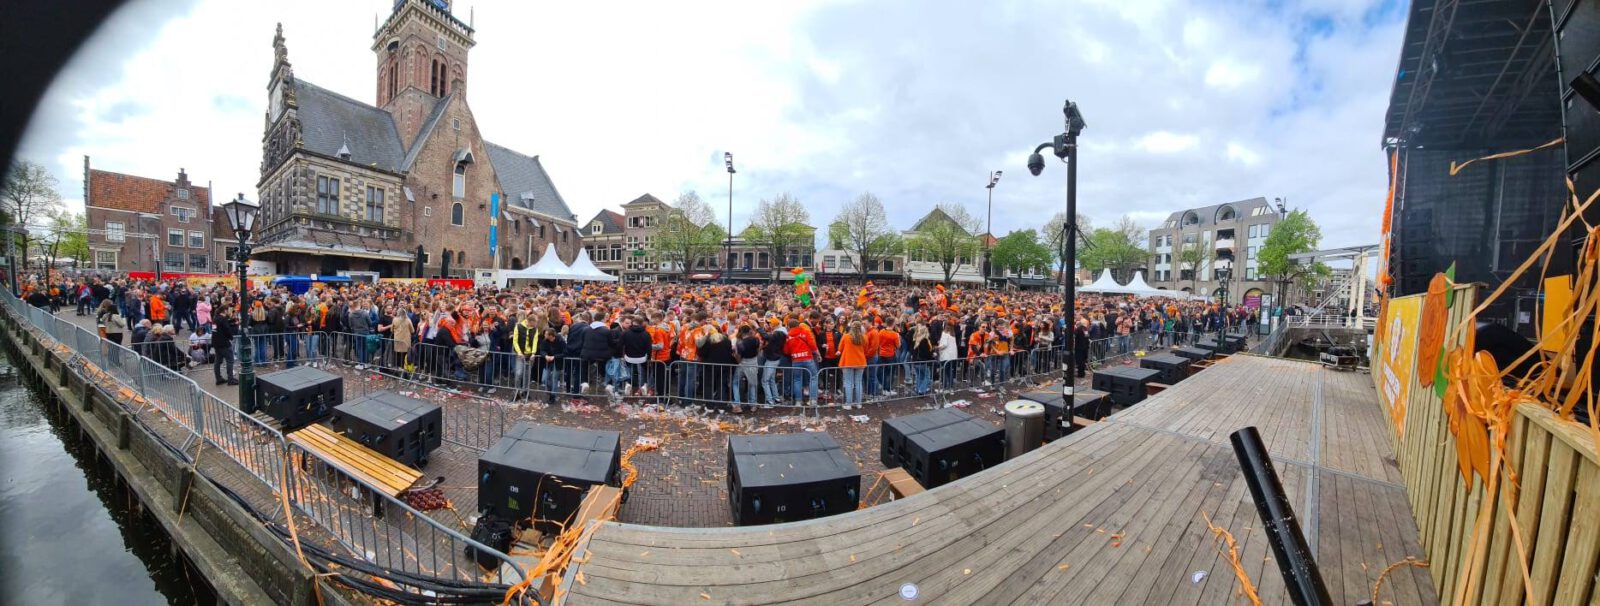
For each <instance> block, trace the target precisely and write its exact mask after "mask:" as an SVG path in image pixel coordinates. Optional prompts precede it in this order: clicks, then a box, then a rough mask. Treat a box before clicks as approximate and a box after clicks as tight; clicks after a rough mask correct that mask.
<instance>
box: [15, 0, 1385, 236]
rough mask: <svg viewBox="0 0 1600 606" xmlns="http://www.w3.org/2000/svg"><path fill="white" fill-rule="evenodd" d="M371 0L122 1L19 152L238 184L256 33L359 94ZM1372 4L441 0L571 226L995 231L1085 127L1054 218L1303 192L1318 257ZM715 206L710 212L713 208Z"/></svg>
mask: <svg viewBox="0 0 1600 606" xmlns="http://www.w3.org/2000/svg"><path fill="white" fill-rule="evenodd" d="M391 6H392V3H391V0H340V1H338V2H327V1H325V0H323V1H318V0H276V1H273V2H254V1H252V2H241V1H238V0H187V1H176V0H165V1H163V0H138V1H135V2H132V3H130V4H129V5H128V6H127V7H126V8H124V9H123V10H122V11H120V12H119V13H117V14H116V15H115V16H114V17H113V18H112V19H111V20H110V21H108V23H107V24H106V25H105V27H104V28H103V29H102V31H100V32H99V33H98V34H97V35H96V37H95V38H94V40H93V41H92V42H91V43H90V44H89V45H88V46H86V47H85V48H84V49H83V50H82V51H80V53H79V55H78V57H76V58H75V59H74V61H73V63H72V64H70V66H69V67H68V68H67V70H66V71H64V72H63V73H62V75H61V76H60V77H59V79H58V81H57V83H56V84H55V86H54V87H53V88H52V90H51V92H50V93H49V94H48V95H47V96H46V97H45V100H44V101H43V103H42V104H41V106H40V108H39V111H38V113H37V114H36V115H35V118H34V122H33V124H32V126H31V127H30V130H29V135H28V138H27V139H26V140H25V142H24V145H23V150H22V153H23V155H24V157H26V158H30V159H33V160H35V161H38V162H41V163H43V164H45V165H46V166H47V167H49V168H50V169H52V170H53V171H54V172H55V174H56V176H57V177H58V178H59V179H60V181H61V187H62V190H63V196H64V197H65V198H66V199H68V200H69V201H70V203H71V204H75V205H78V206H80V207H81V204H82V198H83V196H82V163H83V156H84V155H89V156H92V157H93V163H94V165H95V166H96V167H97V168H102V169H106V170H114V171H119V172H126V173H133V174H138V175H144V176H151V177H159V178H164V179H170V178H173V177H174V176H175V175H176V174H177V171H178V169H179V168H180V167H182V168H185V169H187V170H188V172H189V175H190V177H191V179H196V180H199V181H201V182H205V181H210V182H211V183H213V184H214V186H215V188H216V189H217V196H218V197H219V198H222V197H228V196H231V195H232V193H233V192H238V191H243V192H246V193H247V195H250V196H251V197H254V183H255V182H256V180H257V177H258V176H259V175H258V166H259V164H260V161H261V135H262V128H263V122H264V113H265V111H266V103H267V96H266V85H267V79H268V76H269V70H270V69H271V67H272V48H271V42H272V34H273V25H274V23H277V22H282V23H283V27H284V34H285V37H286V38H287V40H288V47H289V59H290V61H291V62H292V63H293V64H294V68H295V75H296V76H297V77H299V78H302V79H305V80H309V81H312V82H315V83H316V84H318V85H320V86H323V87H326V88H330V89H333V90H336V91H339V92H341V93H344V94H346V95H349V96H351V97H354V98H357V99H361V100H365V101H369V102H370V101H372V100H374V97H375V87H376V84H375V67H374V66H375V60H374V57H373V54H372V51H371V50H370V45H371V44H372V39H371V33H372V31H373V21H374V16H375V15H380V14H382V15H387V13H388V11H389V9H390V7H391ZM1404 6H1405V5H1404V3H1402V2H1399V1H1398V0H1270V1H1257V0H1225V1H1204V0H1201V1H1187V0H1070V1H1069V0H997V1H992V2H960V1H953V0H932V1H929V0H881V1H870V2H867V1H860V2H855V1H844V0H823V1H817V2H727V3H700V2H617V1H613V2H523V1H516V0H504V1H502V0H475V1H472V0H458V1H457V2H456V3H455V9H454V10H455V13H456V14H457V16H459V17H460V18H462V19H463V20H468V19H471V20H473V22H474V25H475V26H476V29H477V41H478V45H477V46H476V47H475V48H474V49H473V50H472V55H471V64H470V69H469V78H470V81H471V84H470V87H469V88H470V91H471V92H470V93H469V98H468V101H469V103H470V104H471V106H472V108H473V111H474V113H475V114H476V116H477V119H478V123H479V126H480V127H481V128H482V130H483V132H485V133H486V134H487V135H488V137H489V139H491V140H493V141H495V142H496V143H500V144H502V145H507V146H509V147H512V148H515V149H518V150H519V151H522V152H525V153H529V154H538V155H539V156H541V158H542V160H543V161H544V163H545V166H546V168H548V169H549V170H550V172H551V174H552V176H553V177H554V179H555V181H556V184H557V186H558V187H559V189H560V190H561V193H562V195H563V197H565V198H566V199H567V202H568V203H569V204H570V205H571V206H572V210H573V212H575V213H577V214H578V215H579V219H580V220H588V219H589V218H590V217H592V216H593V215H594V214H595V213H596V212H597V211H598V210H600V209H601V208H605V207H610V208H616V207H618V206H619V205H621V204H623V203H625V202H627V201H629V200H631V199H633V198H635V197H637V196H638V195H640V194H642V193H645V192H649V193H652V194H655V195H656V196H657V197H660V198H662V199H665V200H669V201H670V200H671V199H672V198H673V197H675V196H676V195H677V194H678V193H679V192H681V191H685V190H696V191H698V192H699V193H700V194H701V195H702V197H704V198H706V199H707V200H708V201H711V202H712V206H713V207H714V208H717V209H718V211H717V212H718V214H719V216H720V215H722V214H723V213H724V212H725V211H724V210H723V209H724V208H725V206H726V200H727V174H726V173H725V172H724V171H723V167H722V153H723V152H724V151H731V152H733V154H734V156H735V160H736V163H737V164H738V168H739V173H738V175H737V177H736V180H735V182H734V222H735V223H736V224H740V225H742V224H744V223H746V222H748V218H749V216H750V213H751V211H752V210H753V208H754V206H755V203H756V201H757V200H759V199H760V198H763V197H772V196H774V195H776V194H778V193H780V192H789V193H791V194H793V195H794V196H796V197H798V198H799V199H800V200H801V201H803V202H804V203H805V204H806V206H807V207H808V208H809V209H810V212H811V219H812V223H813V224H815V225H819V226H820V225H826V224H827V223H828V221H829V220H831V219H832V218H833V217H834V215H835V214H836V213H837V211H838V209H839V208H840V206H841V205H843V204H845V203H846V202H848V201H849V200H851V199H852V198H854V197H855V196H857V195H859V194H860V193H862V192H867V191H870V192H872V193H874V194H876V195H877V196H878V197H879V198H880V199H882V200H883V202H884V204H885V205H886V206H887V207H888V209H889V212H890V218H891V221H892V222H893V223H894V225H895V226H896V227H900V228H904V227H909V226H910V224H911V223H912V222H913V221H914V220H915V219H916V218H917V217H919V216H920V215H922V214H923V213H925V212H926V211H927V210H928V209H929V208H931V207H932V206H933V205H934V204H936V203H940V202H947V203H954V204H961V205H964V206H966V207H967V208H968V209H969V210H970V211H972V212H973V213H974V214H975V215H978V216H980V217H982V216H983V214H984V212H985V203H986V198H985V194H986V191H985V189H984V185H985V184H986V183H987V178H988V174H989V171H992V170H1003V171H1005V176H1004V178H1003V179H1002V180H1001V182H1000V185H999V187H998V188H997V189H996V190H995V197H994V231H995V232H996V233H1000V234H1004V233H1006V232H1009V231H1011V230H1013V229H1026V228H1037V227H1039V226H1041V225H1042V224H1043V223H1044V222H1045V220H1046V219H1048V218H1049V216H1050V215H1051V214H1053V213H1055V212H1057V211H1058V210H1060V209H1061V208H1062V207H1063V198H1064V184H1065V178H1066V170H1065V167H1064V166H1062V165H1060V164H1058V163H1055V162H1054V161H1053V160H1052V163H1051V165H1050V166H1048V167H1047V169H1046V171H1045V173H1044V174H1043V175H1042V176H1040V177H1032V176H1030V175H1028V173H1027V170H1026V167H1025V162H1026V158H1027V155H1028V153H1029V152H1030V151H1032V148H1033V146H1034V145H1036V144H1037V143H1039V142H1041V141H1044V140H1047V139H1048V138H1049V137H1050V136H1052V135H1054V134H1056V133H1058V132H1060V131H1061V127H1062V125H1061V106H1062V101H1063V100H1064V99H1069V98H1070V99H1072V100H1074V101H1076V102H1077V103H1078V104H1079V106H1080V107H1081V108H1082V111H1083V113H1084V115H1085V117H1086V119H1087V122H1088V125H1089V126H1088V129H1087V130H1085V131H1084V133H1083V136H1082V144H1083V148H1082V152H1081V163H1082V165H1081V167H1080V172H1079V181H1080V182H1079V190H1080V192H1079V198H1078V200H1079V208H1080V210H1081V212H1083V213H1084V214H1086V215H1087V216H1089V218H1090V219H1091V221H1093V222H1096V223H1098V224H1100V225H1106V224H1109V223H1111V222H1113V221H1115V220H1116V219H1117V218H1118V217H1120V216H1122V215H1125V214H1126V215H1130V216H1132V217H1133V218H1134V219H1136V220H1137V221H1139V222H1140V223H1142V224H1143V225H1144V226H1145V227H1153V226H1154V225H1155V224H1156V223H1158V222H1159V221H1160V220H1162V219H1163V218H1165V217H1166V216H1167V214H1168V213H1170V212H1172V211H1174V210H1177V209H1180V208H1186V207H1191V206H1199V205H1206V204H1213V203H1217V202H1224V201H1230V200H1239V199H1245V198H1251V197H1255V196H1264V197H1266V198H1268V199H1269V200H1270V199H1272V198H1275V197H1285V198H1287V199H1288V202H1289V205H1290V206H1292V207H1298V208H1305V209H1308V210H1309V211H1310V212H1311V214H1312V217H1313V218H1314V219H1316V220H1317V221H1318V222H1319V223H1320V224H1321V225H1322V227H1323V233H1324V236H1325V237H1324V240H1323V244H1324V245H1327V246H1340V245H1351V244H1359V243H1368V242H1374V241H1376V239H1377V229H1378V219H1379V217H1378V214H1379V211H1380V209H1381V208H1382V203H1383V194H1384V189H1385V185H1386V181H1385V179H1386V177H1385V166H1384V160H1383V155H1382V152H1381V151H1380V149H1379V138H1380V132H1381V129H1382V120H1383V110H1384V108H1385V107H1386V106H1387V104H1388V94H1389V91H1390V83H1391V80H1392V78H1393V77H1394V72H1395V65H1396V61H1397V58H1398V53H1399V47H1400V42H1401V37H1402V27H1403V25H1404V21H1405V8H1404ZM719 220H725V217H723V218H722V219H719Z"/></svg>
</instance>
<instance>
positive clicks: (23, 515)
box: [0, 355, 215, 606]
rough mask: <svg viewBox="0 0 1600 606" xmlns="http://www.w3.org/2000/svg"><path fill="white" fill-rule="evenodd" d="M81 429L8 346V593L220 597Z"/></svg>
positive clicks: (189, 600)
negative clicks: (177, 552) (31, 384)
mask: <svg viewBox="0 0 1600 606" xmlns="http://www.w3.org/2000/svg"><path fill="white" fill-rule="evenodd" d="M77 431H78V430H77V429H76V427H75V426H74V425H72V423H71V422H70V418H68V417H65V416H64V413H59V412H52V411H51V410H50V407H49V406H47V405H46V404H45V403H44V402H42V401H41V400H40V398H39V396H38V395H37V394H35V393H34V392H32V391H31V390H29V389H28V387H27V386H26V385H25V384H23V383H22V382H21V379H20V376H19V374H18V372H17V370H16V369H15V368H14V367H13V366H12V361H11V360H10V359H8V358H7V357H6V356H4V355H0V603H8V604H74V605H76V604H118V605H127V606H135V605H143V604H211V603H214V601H215V598H214V597H213V596H212V593H211V591H210V589H209V588H208V587H206V585H205V583H204V581H203V580H202V579H200V578H199V576H198V575H197V573H195V571H194V570H193V569H192V567H190V566H188V565H187V564H185V563H183V562H182V559H181V556H180V557H179V558H177V559H175V558H173V557H172V556H171V555H169V554H170V553H171V550H170V548H169V547H170V541H169V540H168V539H167V537H166V535H165V533H164V532H163V530H162V528H161V527H160V525H159V524H157V523H156V522H155V521H154V520H152V519H150V518H149V517H148V516H147V515H141V514H139V513H136V512H135V511H136V508H135V507H132V506H131V503H130V502H129V500H128V499H129V497H128V496H127V494H128V493H127V491H125V489H123V488H122V487H120V486H119V485H118V482H117V479H116V474H115V472H113V471H111V467H110V466H109V465H108V464H106V463H103V462H97V459H96V456H95V454H94V453H95V451H94V447H93V445H92V444H91V443H89V442H88V441H86V440H84V441H80V440H79V439H78V437H77ZM191 579H193V582H191Z"/></svg>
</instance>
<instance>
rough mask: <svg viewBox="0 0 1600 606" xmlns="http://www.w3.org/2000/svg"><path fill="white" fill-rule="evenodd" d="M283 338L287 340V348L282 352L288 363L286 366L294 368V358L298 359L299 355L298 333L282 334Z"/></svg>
mask: <svg viewBox="0 0 1600 606" xmlns="http://www.w3.org/2000/svg"><path fill="white" fill-rule="evenodd" d="M284 339H285V340H287V341H288V343H287V344H286V347H287V348H288V349H287V350H285V353H284V356H285V357H286V359H287V360H288V364H287V366H286V367H287V368H294V363H295V360H298V359H299V357H300V356H299V355H298V353H299V352H300V335H298V334H295V333H292V332H291V333H289V334H287V335H284Z"/></svg>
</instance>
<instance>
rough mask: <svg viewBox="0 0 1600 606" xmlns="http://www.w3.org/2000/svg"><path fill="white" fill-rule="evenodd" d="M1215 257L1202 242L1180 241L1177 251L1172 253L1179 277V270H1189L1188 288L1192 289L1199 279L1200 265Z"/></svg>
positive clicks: (1180, 274)
mask: <svg viewBox="0 0 1600 606" xmlns="http://www.w3.org/2000/svg"><path fill="white" fill-rule="evenodd" d="M1215 257H1216V253H1215V252H1212V251H1210V250H1207V247H1206V245H1205V243H1203V242H1198V241H1196V242H1180V243H1179V246H1178V252H1176V253H1173V255H1172V262H1173V264H1175V265H1177V266H1178V271H1179V272H1180V273H1179V276H1180V277H1181V276H1182V273H1181V272H1183V271H1188V272H1189V290H1194V289H1195V287H1196V286H1198V282H1199V280H1200V266H1201V265H1204V264H1205V263H1206V262H1208V261H1210V260H1212V259H1213V258H1215Z"/></svg>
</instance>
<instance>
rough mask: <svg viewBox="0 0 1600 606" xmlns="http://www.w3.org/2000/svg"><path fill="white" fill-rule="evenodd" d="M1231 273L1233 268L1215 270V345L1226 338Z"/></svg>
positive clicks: (1225, 340)
mask: <svg viewBox="0 0 1600 606" xmlns="http://www.w3.org/2000/svg"><path fill="white" fill-rule="evenodd" d="M1232 274H1233V268H1232V267H1231V263H1230V267H1228V268H1226V269H1218V270H1217V299H1218V300H1219V301H1220V302H1219V303H1218V304H1217V347H1218V348H1219V351H1220V348H1221V347H1223V343H1226V342H1227V340H1228V278H1229V277H1230V276H1231V275H1232Z"/></svg>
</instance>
